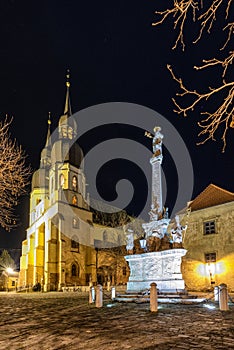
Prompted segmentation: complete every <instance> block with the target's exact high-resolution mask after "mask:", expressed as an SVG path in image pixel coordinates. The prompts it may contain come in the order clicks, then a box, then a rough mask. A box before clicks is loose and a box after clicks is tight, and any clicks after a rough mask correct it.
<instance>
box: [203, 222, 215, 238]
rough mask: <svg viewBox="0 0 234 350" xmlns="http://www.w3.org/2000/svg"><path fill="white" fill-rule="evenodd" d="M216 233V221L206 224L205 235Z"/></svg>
mask: <svg viewBox="0 0 234 350" xmlns="http://www.w3.org/2000/svg"><path fill="white" fill-rule="evenodd" d="M213 233H216V232H215V221H206V222H204V235H210V234H213Z"/></svg>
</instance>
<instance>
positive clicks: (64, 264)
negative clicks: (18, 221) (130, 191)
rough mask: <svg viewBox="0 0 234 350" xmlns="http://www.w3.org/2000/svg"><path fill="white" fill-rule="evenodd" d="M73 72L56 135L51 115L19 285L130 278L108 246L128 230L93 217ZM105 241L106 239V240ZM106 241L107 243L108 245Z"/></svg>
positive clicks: (32, 198) (56, 285)
mask: <svg viewBox="0 0 234 350" xmlns="http://www.w3.org/2000/svg"><path fill="white" fill-rule="evenodd" d="M69 89H70V83H69V76H67V82H66V97H65V108H64V113H63V115H62V116H61V117H60V119H59V123H58V128H57V130H58V133H57V135H56V137H55V140H53V141H52V138H51V135H50V119H49V120H48V134H47V138H46V142H45V147H44V148H43V150H42V152H41V159H40V168H39V169H38V170H36V171H35V172H34V174H33V176H32V184H31V194H30V210H29V211H30V212H29V227H28V229H27V236H26V239H25V240H24V241H23V242H22V256H21V258H20V276H19V287H24V286H34V285H37V284H40V285H41V286H42V288H43V290H44V291H51V290H61V289H62V287H64V286H75V285H88V284H89V281H92V282H94V283H97V282H101V283H103V284H104V283H106V281H107V280H110V281H111V282H112V283H126V282H127V278H128V271H127V269H126V263H125V260H124V258H123V254H119V252H118V251H117V250H116V251H110V249H109V247H112V246H116V242H118V244H119V243H120V241H121V243H122V244H123V243H124V234H123V230H118V229H115V228H112V227H106V226H102V225H98V224H94V223H93V213H92V211H91V210H90V203H89V195H88V193H87V192H86V179H85V174H84V169H83V166H82V160H83V152H82V150H81V148H80V147H79V145H78V144H77V143H76V142H74V138H75V137H76V135H77V125H76V122H75V121H74V120H73V119H72V118H69V117H70V116H71V115H72V112H71V105H70V91H69ZM100 242H104V244H101V243H100ZM105 247H106V249H105Z"/></svg>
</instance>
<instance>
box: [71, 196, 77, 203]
mask: <svg viewBox="0 0 234 350" xmlns="http://www.w3.org/2000/svg"><path fill="white" fill-rule="evenodd" d="M77 203H78V202H77V197H76V196H72V204H73V205H77Z"/></svg>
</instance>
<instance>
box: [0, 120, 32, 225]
mask: <svg viewBox="0 0 234 350" xmlns="http://www.w3.org/2000/svg"><path fill="white" fill-rule="evenodd" d="M11 121H12V120H9V119H8V118H6V119H5V120H4V121H0V225H1V226H2V227H3V228H4V229H6V230H8V231H9V230H10V229H11V228H12V227H14V226H15V224H16V217H15V215H14V208H15V206H16V205H17V204H18V199H19V196H21V195H23V194H24V193H26V186H27V184H28V181H29V175H30V174H31V169H30V167H29V166H26V163H25V159H26V156H25V153H24V151H23V150H22V148H21V146H18V145H17V142H16V140H12V139H11V137H10V133H9V125H10V124H11Z"/></svg>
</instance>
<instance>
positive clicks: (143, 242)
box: [140, 237, 147, 252]
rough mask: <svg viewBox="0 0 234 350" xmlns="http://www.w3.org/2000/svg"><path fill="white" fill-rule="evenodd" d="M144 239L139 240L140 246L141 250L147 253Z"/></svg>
mask: <svg viewBox="0 0 234 350" xmlns="http://www.w3.org/2000/svg"><path fill="white" fill-rule="evenodd" d="M146 243H147V242H146V239H145V237H143V238H141V239H140V246H141V249H144V251H145V252H147V244H146Z"/></svg>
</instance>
